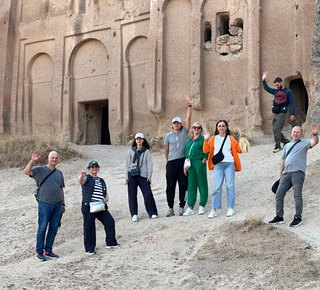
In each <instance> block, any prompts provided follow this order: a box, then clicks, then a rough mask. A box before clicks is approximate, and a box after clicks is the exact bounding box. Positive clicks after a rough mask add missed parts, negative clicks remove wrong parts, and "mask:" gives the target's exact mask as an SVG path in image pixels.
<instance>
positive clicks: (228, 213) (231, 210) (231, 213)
mask: <svg viewBox="0 0 320 290" xmlns="http://www.w3.org/2000/svg"><path fill="white" fill-rule="evenodd" d="M234 214H235V212H234V210H233V208H232V207H229V208H228V212H227V216H233V215H234Z"/></svg>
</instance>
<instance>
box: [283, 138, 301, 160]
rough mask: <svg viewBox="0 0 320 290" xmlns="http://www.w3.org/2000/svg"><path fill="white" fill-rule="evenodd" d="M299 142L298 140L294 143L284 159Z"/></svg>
mask: <svg viewBox="0 0 320 290" xmlns="http://www.w3.org/2000/svg"><path fill="white" fill-rule="evenodd" d="M300 141H301V140H298V141H297V142H296V143H294V144H293V145H292V146H291V148H290V149H289V151H288V153H287V155H286V158H287V157H288V155H289V153H290V152H291V150H292V149H293V147H294V146H296V145H297V144H298V143H299V142H300Z"/></svg>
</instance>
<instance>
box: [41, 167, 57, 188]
mask: <svg viewBox="0 0 320 290" xmlns="http://www.w3.org/2000/svg"><path fill="white" fill-rule="evenodd" d="M55 171H56V168H55V169H53V170H52V171H51V172H50V173H49V174H48V175H47V176H46V177H45V178H44V179H43V180H42V181H41V183H40V185H39V188H40V187H41V185H42V184H43V183H44V182H45V181H46V180H47V179H48V177H49V176H50V175H51V174H53V173H54V172H55Z"/></svg>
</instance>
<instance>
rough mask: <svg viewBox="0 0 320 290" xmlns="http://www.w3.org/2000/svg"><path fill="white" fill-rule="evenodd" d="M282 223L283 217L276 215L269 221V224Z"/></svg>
mask: <svg viewBox="0 0 320 290" xmlns="http://www.w3.org/2000/svg"><path fill="white" fill-rule="evenodd" d="M280 224H284V219H283V217H279V216H276V217H275V218H274V219H273V220H272V221H269V225H280Z"/></svg>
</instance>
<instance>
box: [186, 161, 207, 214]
mask: <svg viewBox="0 0 320 290" xmlns="http://www.w3.org/2000/svg"><path fill="white" fill-rule="evenodd" d="M198 188H199V192H200V202H199V205H201V206H203V207H204V206H205V205H206V203H207V201H208V180H207V166H206V163H202V160H199V159H196V160H191V167H190V168H189V170H188V201H187V203H188V206H189V207H192V208H193V207H194V205H195V203H196V201H197V190H198Z"/></svg>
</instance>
